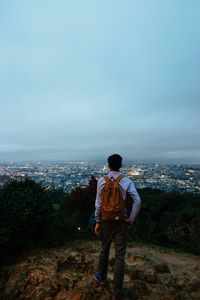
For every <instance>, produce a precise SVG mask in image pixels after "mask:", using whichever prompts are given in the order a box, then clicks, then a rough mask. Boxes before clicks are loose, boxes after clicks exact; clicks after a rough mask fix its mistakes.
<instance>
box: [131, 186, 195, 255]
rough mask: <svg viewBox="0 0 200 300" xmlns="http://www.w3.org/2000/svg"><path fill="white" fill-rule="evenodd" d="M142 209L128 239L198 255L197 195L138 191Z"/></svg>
mask: <svg viewBox="0 0 200 300" xmlns="http://www.w3.org/2000/svg"><path fill="white" fill-rule="evenodd" d="M140 195H141V198H142V209H141V211H140V213H139V215H138V218H137V221H136V222H135V224H134V226H133V228H132V230H131V232H130V237H131V238H132V239H137V240H142V241H145V242H150V243H154V244H158V245H163V246H170V247H177V248H179V249H182V250H187V251H190V252H193V253H200V231H199V229H198V228H200V196H199V195H195V194H192V193H185V194H180V193H175V192H170V193H166V192H164V191H158V190H153V189H152V190H150V189H144V190H140Z"/></svg>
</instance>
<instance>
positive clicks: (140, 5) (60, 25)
mask: <svg viewBox="0 0 200 300" xmlns="http://www.w3.org/2000/svg"><path fill="white" fill-rule="evenodd" d="M0 22H1V29H0V40H1V55H0V64H1V68H0V97H1V102H0V103H1V119H0V161H25V160H27V161H28V160H33V161H38V160H49V161H54V160H66V161H70V160H72V161H79V160H89V161H96V160H98V161H99V160H101V161H102V160H103V161H106V158H107V156H108V155H110V154H113V153H119V154H121V155H122V156H123V157H124V159H125V160H132V161H138V160H141V161H158V162H159V161H161V162H162V161H164V162H180V163H184V162H186V163H187V162H194V163H199V162H200V138H199V128H200V118H199V111H200V100H199V95H200V83H199V80H200V79H199V78H200V40H199V39H198V36H199V34H200V3H199V2H198V1H192V2H188V1H180V0H178V1H172V0H169V1H166V2H165V3H161V1H159V0H153V1H151V2H149V1H147V0H142V1H130V0H127V1H126V2H123V3H122V2H121V1H113V0H111V1H109V2H107V1H105V0H103V1H101V2H99V1H89V0H86V1H84V2H83V1H80V0H76V1H74V2H73V3H69V2H68V1H67V2H66V1H63V0H62V1H60V2H59V3H55V1H53V0H48V1H47V0H45V1H42V2H41V1H39V0H35V1H28V2H27V1H24V0H22V1H20V2H16V1H13V0H12V1H9V2H6V1H3V2H1V4H0Z"/></svg>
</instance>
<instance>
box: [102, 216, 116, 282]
mask: <svg viewBox="0 0 200 300" xmlns="http://www.w3.org/2000/svg"><path fill="white" fill-rule="evenodd" d="M113 237H114V227H113V224H112V222H109V221H104V222H103V223H102V231H101V250H100V255H99V265H98V271H99V272H100V274H101V275H100V276H101V279H105V278H106V277H107V271H108V261H109V251H110V245H111V243H112V240H113Z"/></svg>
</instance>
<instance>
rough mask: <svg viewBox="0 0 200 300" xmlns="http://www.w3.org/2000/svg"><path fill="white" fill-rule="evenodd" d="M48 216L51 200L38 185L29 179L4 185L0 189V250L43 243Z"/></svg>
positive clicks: (49, 221)
mask: <svg viewBox="0 0 200 300" xmlns="http://www.w3.org/2000/svg"><path fill="white" fill-rule="evenodd" d="M52 218H53V207H52V202H51V199H50V198H49V197H48V195H47V193H46V191H45V190H44V189H43V188H42V187H41V186H40V185H38V184H36V183H35V182H34V181H32V180H29V179H25V180H21V181H16V180H14V181H12V182H10V183H7V184H5V185H4V186H3V187H2V188H1V190H0V219H1V229H0V246H1V250H2V249H4V250H5V249H15V250H16V249H17V248H20V249H21V248H26V247H30V246H33V245H37V244H41V243H43V241H45V238H46V237H47V235H48V231H49V228H50V224H51V222H52Z"/></svg>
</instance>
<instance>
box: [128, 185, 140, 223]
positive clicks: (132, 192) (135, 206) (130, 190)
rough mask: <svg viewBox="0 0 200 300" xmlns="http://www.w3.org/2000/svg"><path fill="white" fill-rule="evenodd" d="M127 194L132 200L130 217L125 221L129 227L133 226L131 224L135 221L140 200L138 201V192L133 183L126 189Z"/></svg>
mask: <svg viewBox="0 0 200 300" xmlns="http://www.w3.org/2000/svg"><path fill="white" fill-rule="evenodd" d="M127 193H128V194H129V195H130V196H131V198H132V200H133V205H132V210H131V213H130V216H129V218H128V220H127V222H128V223H129V225H130V226H131V225H132V224H133V222H134V221H135V219H136V217H137V214H138V212H139V210H140V207H141V199H140V196H139V195H138V192H137V190H136V188H135V185H134V183H133V181H131V182H130V184H129V186H128V189H127Z"/></svg>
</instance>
